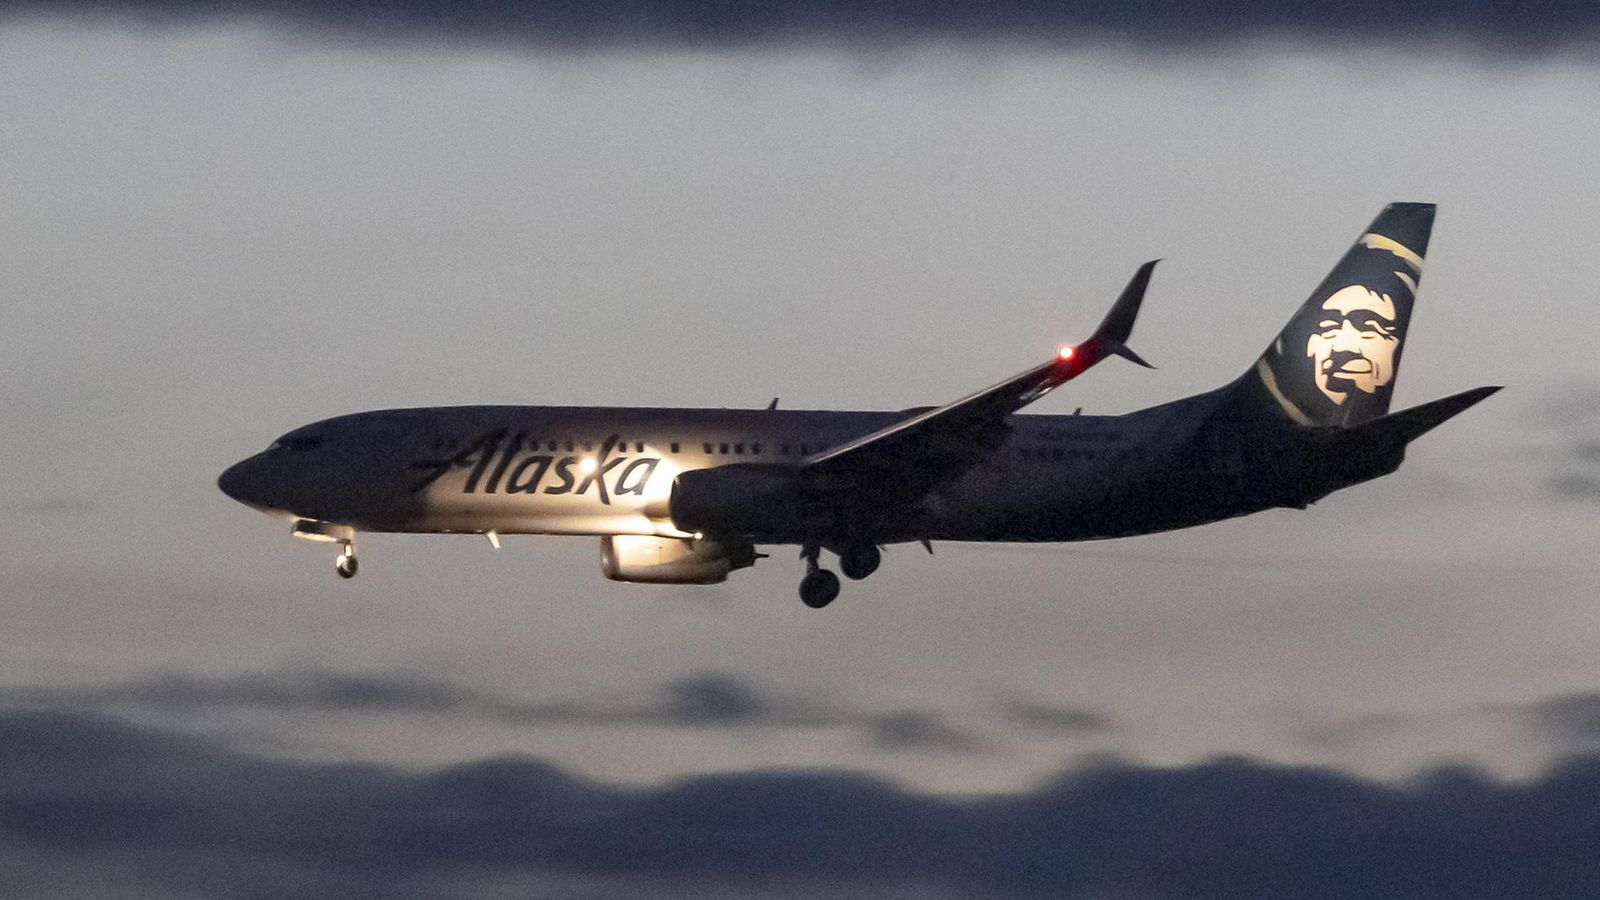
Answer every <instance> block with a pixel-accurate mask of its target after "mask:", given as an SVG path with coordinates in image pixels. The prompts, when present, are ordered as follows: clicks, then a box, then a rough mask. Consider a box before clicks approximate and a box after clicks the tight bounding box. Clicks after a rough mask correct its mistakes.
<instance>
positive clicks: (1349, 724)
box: [1301, 713, 1417, 749]
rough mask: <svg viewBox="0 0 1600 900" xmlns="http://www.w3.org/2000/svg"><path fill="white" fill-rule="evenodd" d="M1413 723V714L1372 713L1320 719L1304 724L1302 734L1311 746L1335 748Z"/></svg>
mask: <svg viewBox="0 0 1600 900" xmlns="http://www.w3.org/2000/svg"><path fill="white" fill-rule="evenodd" d="M1416 724H1417V722H1416V720H1415V719H1414V718H1413V717H1411V716H1406V715H1402V714H1400V713H1371V714H1369V715H1364V716H1355V717H1352V718H1347V719H1339V720H1335V721H1331V722H1323V723H1321V724H1318V725H1315V726H1312V727H1311V728H1307V729H1306V730H1305V731H1304V732H1303V733H1302V734H1301V738H1302V739H1303V740H1304V741H1305V742H1306V743H1308V744H1311V745H1312V746H1314V747H1323V748H1329V749H1336V748H1344V747H1350V746H1353V745H1357V744H1361V743H1364V742H1366V741H1370V740H1374V739H1379V738H1385V737H1389V736H1390V735H1394V734H1397V733H1399V732H1401V731H1404V730H1405V729H1406V728H1409V727H1412V726H1415V725H1416Z"/></svg>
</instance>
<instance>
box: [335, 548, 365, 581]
mask: <svg viewBox="0 0 1600 900" xmlns="http://www.w3.org/2000/svg"><path fill="white" fill-rule="evenodd" d="M340 543H341V544H342V546H343V547H344V549H343V550H342V551H340V553H339V558H338V559H336V560H335V561H334V563H333V570H334V571H335V572H338V573H339V577H340V578H354V577H356V572H359V571H360V570H361V563H359V562H357V561H356V548H355V545H354V544H351V543H350V542H349V541H341V542H340Z"/></svg>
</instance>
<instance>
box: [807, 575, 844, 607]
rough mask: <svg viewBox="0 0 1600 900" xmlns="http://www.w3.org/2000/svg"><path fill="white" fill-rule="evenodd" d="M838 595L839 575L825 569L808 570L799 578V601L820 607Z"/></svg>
mask: <svg viewBox="0 0 1600 900" xmlns="http://www.w3.org/2000/svg"><path fill="white" fill-rule="evenodd" d="M838 596H839V576H837V575H835V574H833V573H832V572H829V571H828V570H827V569H818V570H816V571H815V572H809V573H807V574H806V577H804V578H802V579H800V602H801V603H804V604H805V605H807V606H809V607H811V608H812V609H821V608H823V607H824V606H827V605H828V604H829V603H832V602H833V601H834V598H836V597H838Z"/></svg>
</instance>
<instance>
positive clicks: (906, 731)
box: [866, 709, 988, 753]
mask: <svg viewBox="0 0 1600 900" xmlns="http://www.w3.org/2000/svg"><path fill="white" fill-rule="evenodd" d="M866 724H867V733H868V735H869V737H870V739H871V741H872V745H873V746H874V747H875V748H877V749H879V750H884V751H889V752H899V751H911V750H940V751H946V752H951V753H978V752H981V751H983V750H986V749H988V748H987V746H986V745H985V743H984V742H983V741H982V740H981V739H980V738H979V737H978V736H977V735H975V734H973V733H972V732H970V731H967V730H965V729H962V728H957V727H955V726H954V725H951V724H950V723H948V722H946V721H945V720H944V718H943V717H941V716H940V715H938V714H937V713H932V712H927V711H924V710H909V709H908V710H899V711H896V712H890V713H882V714H879V715H872V716H868V717H867V720H866Z"/></svg>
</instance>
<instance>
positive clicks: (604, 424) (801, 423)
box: [222, 394, 1277, 543]
mask: <svg viewBox="0 0 1600 900" xmlns="http://www.w3.org/2000/svg"><path fill="white" fill-rule="evenodd" d="M1215 406H1216V400H1215V395H1214V394H1202V395H1199V396H1198V397H1192V398H1189V399H1187V400H1182V401H1178V402H1175V403H1169V404H1165V405H1162V406H1157V407H1153V408H1150V409H1146V410H1141V411H1139V412H1135V413H1129V414H1126V415H1119V416H1086V415H1064V416H1063V415H1057V416H1045V415H1014V416H1011V417H1009V419H1008V420H1007V425H1008V428H1007V433H1006V436H1005V438H1004V440H1003V441H1002V442H1001V443H1000V444H999V445H998V446H997V447H995V448H994V449H993V450H990V451H989V452H987V453H986V454H985V455H983V456H982V457H981V458H980V459H978V460H977V461H976V462H975V463H974V464H973V465H971V466H970V468H968V469H967V470H966V471H965V472H964V473H962V474H961V475H959V476H957V477H955V478H953V479H950V480H949V481H948V482H947V483H945V484H943V485H941V486H940V487H939V488H938V489H936V490H934V491H931V492H929V493H928V494H927V496H926V497H924V498H923V499H922V501H921V502H919V503H918V504H916V505H915V507H913V508H910V509H907V510H904V511H902V512H901V513H899V514H897V515H895V516H892V517H890V518H888V519H887V520H885V521H882V522H878V523H875V524H874V531H875V532H876V533H874V534H873V535H871V537H872V539H873V540H875V541H876V542H878V543H893V542H897V541H909V540H921V539H931V540H946V541H950V540H954V541H1072V540H1083V539H1092V538H1103V537H1113V536H1119V535H1129V534H1138V533H1145V532H1150V531H1160V530H1165V529H1168V528H1174V527H1180V526H1182V525H1188V524H1198V523H1199V522H1203V521H1211V520H1214V519H1216V518H1221V517H1224V516H1227V515H1237V514H1240V513H1244V512H1249V511H1252V510H1253V509H1258V508H1261V507H1262V506H1265V505H1272V503H1273V501H1274V500H1276V499H1277V498H1272V497H1251V496H1247V495H1244V494H1241V492H1240V490H1239V488H1238V485H1234V484H1230V483H1229V479H1228V470H1229V467H1230V465H1234V462H1232V461H1231V457H1229V456H1228V455H1227V454H1226V453H1220V454H1219V453H1218V452H1217V448H1216V447H1214V446H1213V447H1207V448H1203V449H1204V450H1205V451H1206V452H1199V449H1201V448H1197V445H1196V441H1197V439H1201V438H1202V436H1203V433H1204V430H1205V429H1204V427H1203V426H1204V425H1205V423H1206V422H1207V421H1209V418H1210V417H1209V415H1208V414H1209V413H1210V412H1211V411H1212V409H1213V408H1214V407H1215ZM906 415H907V413H905V412H841V411H811V410H739V409H665V408H629V407H542V406H461V407H436V408H417V409H395V410H380V411H375V412H365V413H358V414H354V415H348V416H340V417H337V418H333V419H328V420H325V421H322V422H318V423H315V424H312V425H308V426H305V427H304V428H300V429H297V430H295V431H292V432H290V433H288V434H286V435H284V436H283V437H282V438H280V439H279V440H278V441H276V442H275V443H274V444H273V446H272V447H271V448H269V449H268V450H266V451H264V452H262V453H260V454H258V455H256V456H254V457H251V458H250V459H248V460H245V461H244V462H242V463H240V464H239V465H238V466H236V467H235V468H234V469H230V470H229V472H228V473H226V474H225V475H224V476H223V479H222V485H223V488H224V490H226V491H228V492H229V493H230V494H233V495H234V496H236V497H239V498H240V499H243V500H244V501H245V502H247V503H250V504H251V505H253V506H256V507H258V508H261V509H264V510H268V511H275V512H279V513H282V514H284V515H286V516H291V517H295V518H301V519H312V520H321V521H329V522H338V523H342V524H346V525H349V526H351V527H353V528H355V529H357V530H359V531H377V532H424V533H457V532H468V533H484V532H489V531H493V532H496V533H498V534H570V535H659V536H674V537H682V536H685V532H683V531H682V530H680V529H679V528H678V527H677V526H676V525H675V524H674V523H673V521H672V519H671V517H670V515H669V511H668V508H667V501H668V500H669V498H670V495H671V490H672V484H673V480H674V479H675V478H676V477H677V476H678V475H679V474H680V473H682V472H685V471H689V470H696V469H707V468H716V467H720V466H726V465H732V464H749V463H762V464H766V465H769V466H785V465H792V466H798V465H799V464H800V462H801V461H802V460H803V459H805V458H807V457H810V456H812V455H813V454H817V453H821V452H822V451H824V450H826V449H827V448H830V447H833V446H837V445H839V444H843V443H845V442H847V441H850V440H852V439H854V438H857V437H859V436H861V435H863V434H868V433H871V432H873V431H875V430H877V429H880V428H883V427H885V426H887V425H890V424H892V423H893V422H896V421H898V420H900V419H903V418H904V417H905V416H906ZM914 464H915V463H914V462H911V463H908V465H914ZM915 474H916V473H915V472H912V471H904V472H901V473H899V475H900V476H901V477H915ZM891 477H893V476H891ZM743 537H745V538H747V539H750V540H752V541H755V542H758V543H767V542H770V543H789V542H793V543H802V542H804V541H806V540H810V539H813V538H814V537H815V536H814V535H803V534H793V535H790V534H776V533H775V534H751V535H744V536H743Z"/></svg>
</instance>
